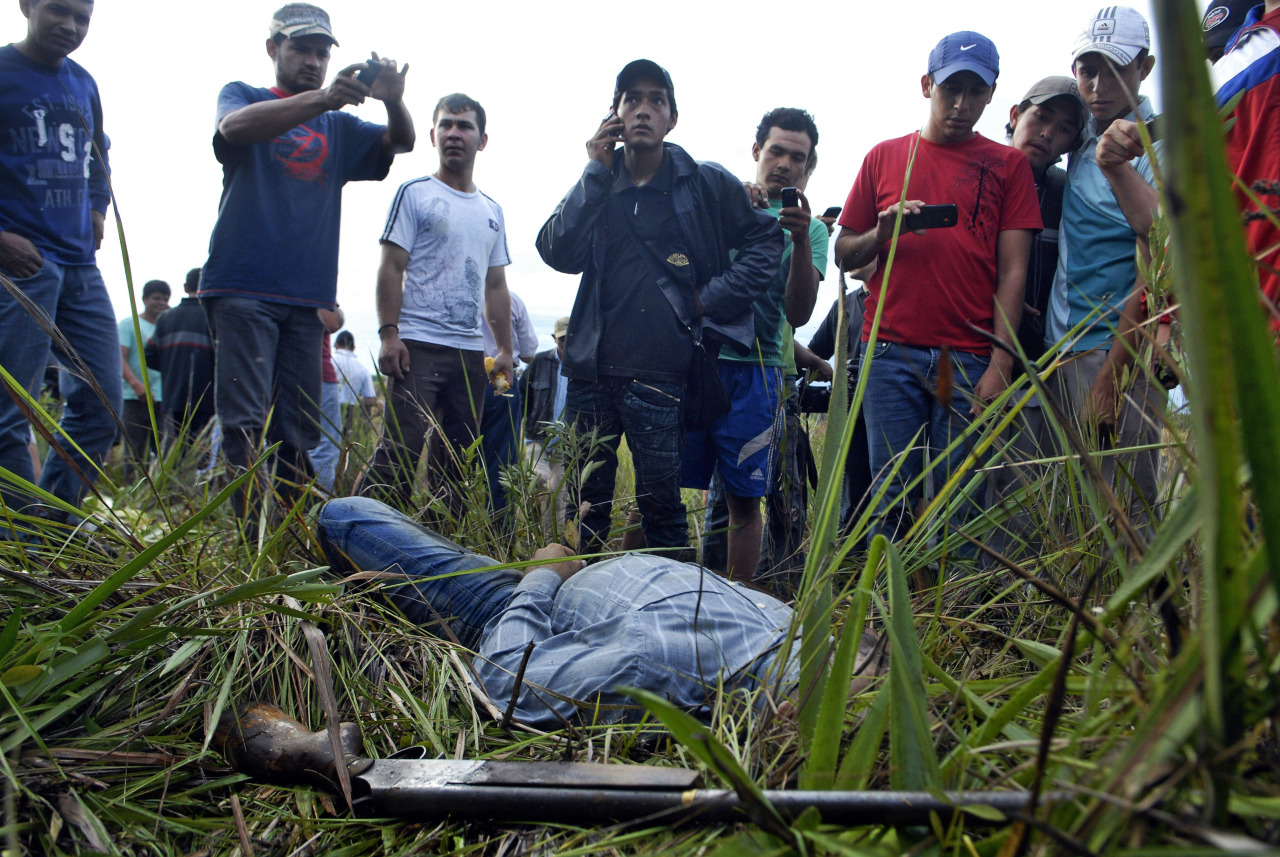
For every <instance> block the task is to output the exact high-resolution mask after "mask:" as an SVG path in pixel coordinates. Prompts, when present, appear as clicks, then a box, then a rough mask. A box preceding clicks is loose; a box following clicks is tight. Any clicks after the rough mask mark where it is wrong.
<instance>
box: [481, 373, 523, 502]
mask: <svg viewBox="0 0 1280 857" xmlns="http://www.w3.org/2000/svg"><path fill="white" fill-rule="evenodd" d="M510 393H511V395H510V396H499V395H498V394H497V393H495V392H494V391H493V385H492V384H485V385H484V415H483V416H482V417H481V418H480V434H481V435H483V437H482V438H481V440H480V457H481V458H483V459H484V469H485V476H486V478H487V479H488V482H489V503H490V505H491V506H492V507H493V510H494V511H495V512H501V511H502V510H503V509H505V508H507V491H506V489H505V488H503V487H502V483H501V482H500V481H499V480H498V477H499V476H501V475H502V468H503V467H508V466H510V465H512V464H515V463H516V459H517V458H519V455H518V447H517V446H516V438H518V437H519V436H520V416H521V410H520V405H521V402H520V385H519V384H513V385H512V387H511V390H510Z"/></svg>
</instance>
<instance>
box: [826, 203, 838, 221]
mask: <svg viewBox="0 0 1280 857" xmlns="http://www.w3.org/2000/svg"><path fill="white" fill-rule="evenodd" d="M839 216H840V206H838V205H833V206H831V207H830V208H828V209H827V210H826V211H824V212H822V219H826V218H828V217H839Z"/></svg>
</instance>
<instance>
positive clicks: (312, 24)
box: [270, 3, 338, 45]
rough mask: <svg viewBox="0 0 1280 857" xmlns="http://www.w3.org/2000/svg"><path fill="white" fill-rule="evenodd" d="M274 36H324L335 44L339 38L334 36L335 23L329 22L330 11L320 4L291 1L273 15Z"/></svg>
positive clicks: (288, 37) (272, 33)
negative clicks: (313, 4)
mask: <svg viewBox="0 0 1280 857" xmlns="http://www.w3.org/2000/svg"><path fill="white" fill-rule="evenodd" d="M270 35H271V37H272V38H275V37H276V36H284V37H285V38H286V39H297V38H301V37H302V36H324V37H325V38H327V39H328V40H329V41H331V42H333V43H334V44H335V45H336V44H337V43H338V40H337V39H335V38H334V37H333V25H332V24H330V23H329V13H328V12H326V11H325V10H323V9H321V8H320V7H319V6H312V5H311V4H310V3H290V4H289V5H288V6H284V7H282V8H281V9H280V10H279V11H277V12H276V13H275V15H273V16H271V33H270Z"/></svg>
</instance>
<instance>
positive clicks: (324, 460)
mask: <svg viewBox="0 0 1280 857" xmlns="http://www.w3.org/2000/svg"><path fill="white" fill-rule="evenodd" d="M341 390H342V386H341V385H340V384H338V383H329V382H328V381H322V382H321V383H320V442H319V443H317V444H316V445H315V446H313V447H311V449H310V451H309V452H308V453H307V455H309V456H310V457H311V466H312V467H314V468H315V471H316V487H317V488H319V489H321V490H322V491H325V492H326V493H329V494H332V493H333V484H334V482H335V481H336V480H337V478H338V454H339V450H340V447H341V444H342V392H341Z"/></svg>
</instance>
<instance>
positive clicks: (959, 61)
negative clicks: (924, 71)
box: [929, 30, 1000, 86]
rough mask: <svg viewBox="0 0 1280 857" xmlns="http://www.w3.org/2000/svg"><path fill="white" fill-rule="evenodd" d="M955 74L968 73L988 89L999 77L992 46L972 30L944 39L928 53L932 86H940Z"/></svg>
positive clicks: (994, 48)
mask: <svg viewBox="0 0 1280 857" xmlns="http://www.w3.org/2000/svg"><path fill="white" fill-rule="evenodd" d="M958 71H971V72H973V73H974V74H976V75H977V76H978V77H980V78H982V82H983V83H985V84H986V85H987V86H994V85H995V82H996V78H997V77H999V76H1000V54H999V53H997V52H996V46H995V43H994V42H992V41H991V40H990V39H988V38H987V37H986V36H984V35H982V34H981V33H975V32H973V31H972V30H965V31H963V32H960V33H952V34H951V35H949V36H945V37H944V38H943V39H942V41H940V42H938V46H937V47H935V48H934V49H933V50H932V51H930V52H929V74H930V75H932V77H933V82H934V83H942V82H943V81H944V80H946V79H947V78H949V77H951V75H953V74H955V73H956V72H958Z"/></svg>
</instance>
